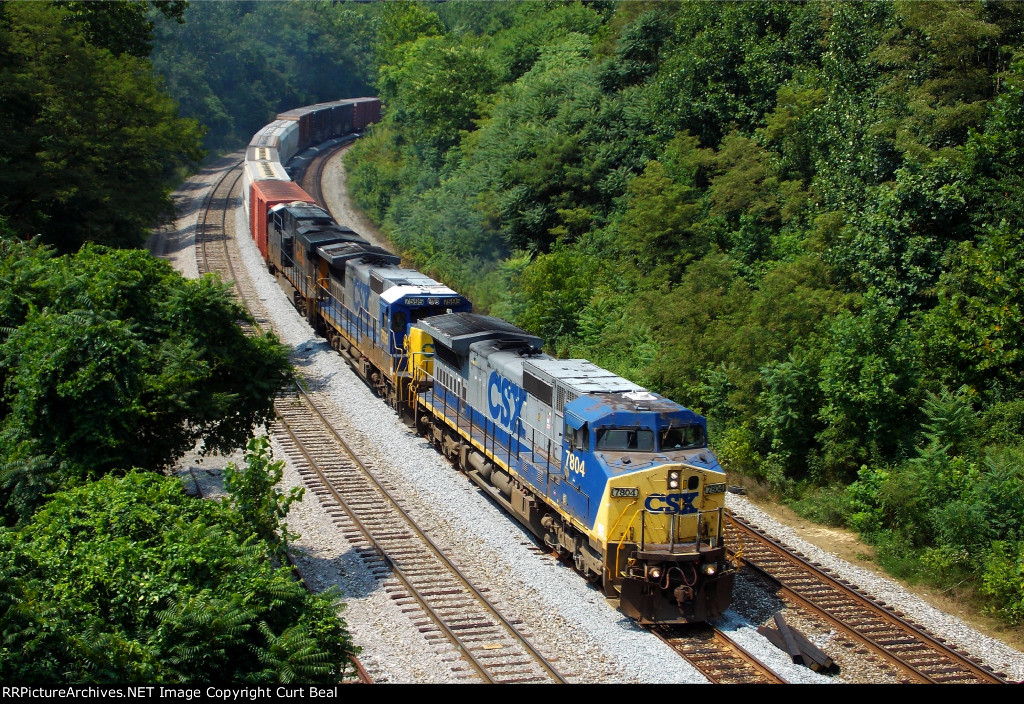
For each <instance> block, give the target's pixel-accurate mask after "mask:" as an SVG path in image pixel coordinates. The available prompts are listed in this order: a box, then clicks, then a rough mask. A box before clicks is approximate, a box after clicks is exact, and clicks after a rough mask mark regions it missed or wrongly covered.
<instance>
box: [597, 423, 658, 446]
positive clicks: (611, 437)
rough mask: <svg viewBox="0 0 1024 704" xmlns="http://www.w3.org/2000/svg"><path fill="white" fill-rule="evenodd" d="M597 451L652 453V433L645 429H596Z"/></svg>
mask: <svg viewBox="0 0 1024 704" xmlns="http://www.w3.org/2000/svg"><path fill="white" fill-rule="evenodd" d="M597 449H598V450H613V451H614V450H618V451H627V450H632V451H634V452H654V431H653V430H647V429H645V428H598V429H597Z"/></svg>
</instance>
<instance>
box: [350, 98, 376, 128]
mask: <svg viewBox="0 0 1024 704" xmlns="http://www.w3.org/2000/svg"><path fill="white" fill-rule="evenodd" d="M352 102H353V103H354V106H353V107H354V114H353V122H352V128H353V129H356V130H363V129H366V126H367V125H371V124H373V123H374V122H380V99H379V98H354V99H353V100H352Z"/></svg>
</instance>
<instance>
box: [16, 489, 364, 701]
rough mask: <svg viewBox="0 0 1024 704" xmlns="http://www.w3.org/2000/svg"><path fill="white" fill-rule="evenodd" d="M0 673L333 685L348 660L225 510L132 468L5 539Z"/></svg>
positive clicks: (332, 624) (329, 625) (75, 679)
mask: <svg viewBox="0 0 1024 704" xmlns="http://www.w3.org/2000/svg"><path fill="white" fill-rule="evenodd" d="M0 546H2V548H3V549H2V550H0V583H2V584H3V586H4V589H3V590H2V592H3V596H2V597H0V633H2V636H3V637H2V641H0V678H2V679H3V680H4V681H6V682H23V683H45V682H67V683H70V684H87V683H113V682H122V683H123V682H128V683H148V684H154V683H161V684H171V683H183V682H193V683H198V682H217V683H220V682H229V683H243V682H245V683H270V682H289V681H299V682H304V683H312V682H316V683H325V684H330V683H337V682H338V681H339V679H340V678H341V677H342V676H343V674H345V673H346V672H349V671H350V668H351V656H352V655H353V654H354V653H355V652H356V649H355V648H354V647H353V646H352V644H351V641H350V639H349V636H348V633H347V630H346V627H345V623H344V621H343V620H342V619H341V618H340V616H339V615H338V608H339V607H338V604H337V602H336V601H335V600H336V594H333V593H326V594H323V595H313V594H310V593H308V592H307V591H306V590H305V588H304V587H303V586H302V584H301V583H300V582H299V581H297V580H295V579H294V577H293V575H292V574H291V573H290V571H289V570H288V568H285V567H282V568H277V569H275V568H274V567H272V566H271V560H270V557H271V555H272V554H273V552H274V549H273V547H272V546H270V545H268V544H267V543H265V542H263V541H261V540H259V539H256V538H253V537H252V529H251V527H250V526H249V525H248V524H247V523H246V522H245V520H244V519H243V518H242V517H241V516H240V515H239V514H238V513H237V512H235V511H233V510H232V509H230V508H229V507H228V506H227V505H226V504H221V503H217V502H214V501H207V500H203V499H194V498H190V497H188V496H187V495H185V492H184V490H183V487H182V485H181V482H180V481H178V480H177V479H171V478H166V477H160V476H157V475H155V474H152V473H145V472H131V473H129V474H128V475H126V476H125V477H122V478H114V477H106V478H104V479H102V480H100V481H97V482H94V483H91V484H88V485H85V486H83V487H80V488H78V489H75V490H73V491H68V492H62V493H59V494H57V495H55V496H54V497H53V499H52V500H51V501H50V502H49V503H48V504H47V505H46V506H45V507H44V508H43V509H42V510H40V511H39V512H38V513H37V514H36V515H35V516H34V517H33V519H32V521H31V522H29V523H27V524H26V525H25V526H23V527H22V529H20V530H17V531H15V530H0Z"/></svg>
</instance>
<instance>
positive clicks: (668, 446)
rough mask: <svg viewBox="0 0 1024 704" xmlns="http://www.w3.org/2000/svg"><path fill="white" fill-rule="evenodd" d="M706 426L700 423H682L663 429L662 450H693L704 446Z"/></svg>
mask: <svg viewBox="0 0 1024 704" xmlns="http://www.w3.org/2000/svg"><path fill="white" fill-rule="evenodd" d="M705 444H706V441H705V438H704V428H703V426H700V425H682V426H676V427H669V428H664V429H663V430H662V431H661V451H662V452H670V451H672V450H692V449H695V448H698V447H704V445H705Z"/></svg>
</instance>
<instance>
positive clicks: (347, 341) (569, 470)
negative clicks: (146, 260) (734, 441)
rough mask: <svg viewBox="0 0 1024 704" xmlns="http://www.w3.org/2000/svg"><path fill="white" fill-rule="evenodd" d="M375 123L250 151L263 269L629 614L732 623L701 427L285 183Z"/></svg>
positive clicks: (318, 108) (711, 462) (303, 124)
mask: <svg viewBox="0 0 1024 704" xmlns="http://www.w3.org/2000/svg"><path fill="white" fill-rule="evenodd" d="M379 115H380V104H379V103H378V102H376V99H373V98H361V99H356V100H348V101H344V100H343V101H338V102H335V103H324V104H321V105H314V106H310V107H307V108H301V109H299V110H293V111H290V112H287V113H282V114H281V115H279V116H278V120H277V121H275V122H272V123H271V124H269V125H267V126H266V127H265V128H264V129H263V130H261V131H260V132H259V133H257V134H256V136H255V137H254V138H253V141H252V143H251V144H250V145H249V148H248V150H247V152H246V160H245V189H246V192H245V195H244V198H245V203H246V213H247V214H248V216H249V227H250V234H251V235H252V238H253V240H254V241H255V242H256V244H257V246H258V248H259V250H260V252H261V253H262V255H263V257H264V259H265V260H266V262H267V267H268V269H269V270H270V271H271V272H272V273H274V274H276V276H277V280H278V282H279V284H280V285H281V287H282V288H283V289H284V290H285V291H286V292H287V293H288V294H289V295H290V296H291V298H292V300H293V302H294V303H295V307H296V309H297V310H298V311H299V313H300V314H302V315H304V316H305V317H306V319H307V320H308V321H309V323H310V324H311V325H312V326H313V328H314V329H315V330H316V331H317V332H319V333H320V334H322V335H323V336H324V337H326V338H327V340H328V341H329V342H330V344H331V347H332V348H333V349H335V350H337V351H338V352H339V353H340V354H342V355H343V356H344V357H345V358H346V359H347V360H348V362H349V363H350V364H351V365H352V367H353V368H354V369H355V370H356V371H357V372H358V373H359V374H360V375H361V376H362V377H363V378H364V379H365V380H366V381H367V382H368V383H369V384H370V385H371V386H372V387H373V388H374V389H375V391H376V392H377V394H378V395H379V396H380V397H381V398H383V399H384V400H385V401H386V402H387V403H389V404H390V405H391V406H392V407H393V408H395V410H396V411H398V413H399V414H400V415H401V416H403V417H404V418H405V419H406V421H407V422H409V423H411V424H414V425H415V426H416V427H417V428H418V429H419V431H420V432H422V433H423V434H424V435H425V436H426V437H428V438H429V439H430V440H431V441H432V442H433V443H434V445H435V446H436V447H437V448H438V450H440V451H441V452H442V453H444V454H445V455H446V456H447V457H448V458H450V459H451V460H452V462H453V463H455V464H456V465H457V466H458V467H459V468H460V469H461V470H462V471H463V472H465V473H466V475H467V476H468V477H469V478H470V479H472V480H473V481H474V482H475V483H476V484H477V485H478V486H479V487H480V488H481V489H482V490H483V491H485V492H486V493H487V494H488V495H489V496H491V497H492V498H493V499H494V501H496V502H497V503H498V504H500V505H501V506H503V507H504V508H505V509H506V510H507V511H508V512H509V513H511V514H512V515H513V516H515V517H516V518H517V519H518V520H519V521H520V522H521V523H522V524H523V525H525V526H526V527H527V528H529V530H530V531H532V532H533V533H534V534H535V535H537V536H538V538H539V539H541V540H543V541H544V543H545V544H546V545H548V546H549V547H550V548H552V550H554V551H557V552H558V554H559V556H560V557H563V558H565V559H571V560H572V562H573V564H574V565H575V567H576V569H577V570H578V571H579V572H580V573H581V574H583V575H584V576H585V577H586V578H587V579H589V580H590V581H592V582H593V583H595V584H598V585H600V586H601V587H602V589H603V590H604V592H605V595H606V596H607V597H608V598H609V599H612V600H617V601H618V605H619V609H620V610H621V611H622V612H623V613H625V614H626V615H628V616H630V617H632V618H634V619H637V620H638V621H640V622H641V623H644V624H653V623H664V624H672V623H687V622H693V621H704V620H708V619H713V618H716V617H718V616H719V615H721V614H722V612H723V611H724V610H725V609H726V608H727V606H728V605H729V602H730V599H731V596H732V585H733V579H734V576H735V567H734V565H733V564H732V563H731V562H730V561H729V559H728V558H727V556H726V551H725V541H724V522H723V513H724V499H725V490H726V484H725V474H724V472H723V470H722V468H721V466H720V465H719V464H718V461H717V460H716V459H715V456H714V454H713V453H712V452H711V451H710V450H709V449H708V447H707V432H706V427H707V426H706V423H705V419H704V418H703V417H702V416H699V415H697V414H695V413H694V412H692V411H690V410H689V409H687V408H684V407H683V406H680V405H679V404H677V403H675V402H673V401H670V400H669V399H666V398H664V397H662V396H659V395H657V394H654V393H651V392H649V391H647V390H646V389H643V388H641V387H639V386H637V385H636V384H633V383H632V382H630V381H628V380H626V379H623V378H622V377H619V376H616V375H614V374H612V373H611V372H608V371H606V370H604V369H601V368H600V367H598V366H596V365H594V364H592V363H590V362H588V361H586V360H577V359H570V360H561V359H555V358H553V357H551V356H549V355H546V354H544V353H543V352H542V351H541V348H542V346H543V343H542V340H541V339H540V338H538V337H535V336H533V335H530V334H529V333H527V332H526V331H524V330H521V329H519V328H517V327H515V326H514V325H511V324H510V323H507V322H505V321H503V320H500V319H498V318H493V317H489V316H484V315H478V314H474V313H472V312H471V310H472V306H471V304H470V302H469V301H468V300H466V299H465V297H463V296H461V295H460V294H459V293H457V292H456V291H453V290H452V289H450V288H448V287H447V286H445V285H444V284H441V283H439V282H437V281H434V280H433V279H431V278H429V277H427V276H425V275H423V274H421V273H420V272H418V271H415V270H412V269H407V268H403V267H402V266H401V265H400V261H399V258H398V257H396V256H394V255H392V254H391V253H389V252H387V251H386V250H383V249H381V248H379V247H376V246H374V245H372V244H370V243H369V242H367V241H366V240H365V239H363V238H362V237H360V236H359V235H358V234H357V233H355V232H353V231H352V230H351V229H349V228H346V227H342V226H340V225H338V224H337V223H336V222H334V220H333V219H332V218H331V217H330V215H329V214H328V213H327V212H326V211H325V210H323V208H321V207H320V206H319V205H317V204H316V203H315V202H314V200H313V198H311V197H310V196H309V195H308V194H306V193H305V192H304V191H303V190H302V189H301V188H300V187H299V186H298V185H297V184H296V183H294V182H293V181H291V180H290V177H289V175H288V169H289V168H290V167H291V166H292V163H294V162H295V161H296V160H298V161H299V162H300V163H301V160H302V158H303V154H302V152H303V150H305V149H308V148H309V147H311V146H312V145H314V144H316V143H318V142H320V141H322V140H324V139H327V138H331V137H337V136H340V135H345V134H354V133H357V132H358V131H359V130H361V129H363V128H364V127H365V126H366V125H367V124H369V123H370V122H373V121H375V120H376V119H378V118H379ZM290 161H291V162H292V163H289V162H290Z"/></svg>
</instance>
